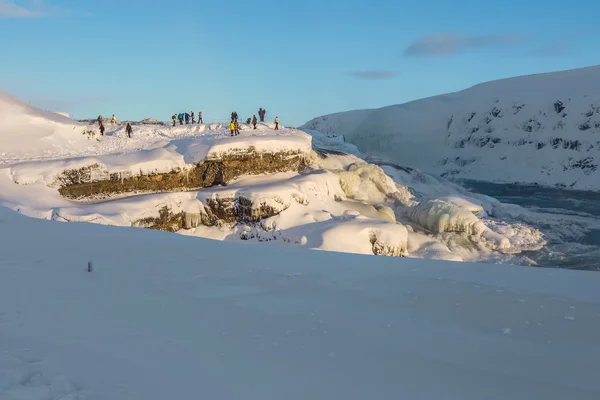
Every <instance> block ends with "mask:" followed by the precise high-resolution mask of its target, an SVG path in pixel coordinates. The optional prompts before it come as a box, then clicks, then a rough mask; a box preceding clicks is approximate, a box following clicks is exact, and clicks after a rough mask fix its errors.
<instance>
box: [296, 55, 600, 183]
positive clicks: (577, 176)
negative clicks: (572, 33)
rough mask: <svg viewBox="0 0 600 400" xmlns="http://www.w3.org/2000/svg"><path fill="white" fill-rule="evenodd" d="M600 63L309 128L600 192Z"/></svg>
mask: <svg viewBox="0 0 600 400" xmlns="http://www.w3.org/2000/svg"><path fill="white" fill-rule="evenodd" d="M598 87H600V66H596V67H590V68H581V69H576V70H571V71H563V72H557V73H550V74H539V75H531V76H523V77H516V78H511V79H504V80H499V81H494V82H488V83H484V84H480V85H477V86H474V87H472V88H469V89H466V90H463V91H461V92H457V93H451V94H445V95H441V96H435V97H431V98H427V99H422V100H416V101H412V102H409V103H406V104H401V105H394V106H389V107H384V108H380V109H374V110H359V111H349V112H343V113H338V114H332V115H326V116H323V117H318V118H315V119H313V120H312V121H309V122H308V123H306V124H305V125H304V126H303V128H305V129H309V130H318V131H320V132H323V133H339V134H344V135H345V138H346V140H347V141H348V142H350V143H353V144H354V145H356V146H358V148H359V149H360V151H361V152H362V153H363V154H368V155H371V156H379V157H382V158H384V159H387V160H389V161H392V162H395V163H399V164H402V165H410V166H413V167H418V168H420V169H422V170H423V171H426V172H429V173H433V174H436V175H443V176H446V177H448V178H460V179H476V180H482V181H494V182H505V183H513V182H519V183H530V184H533V183H535V184H540V185H546V186H552V187H554V186H556V187H567V188H574V189H581V190H600V169H599V168H598V167H599V163H600V96H599V94H598Z"/></svg>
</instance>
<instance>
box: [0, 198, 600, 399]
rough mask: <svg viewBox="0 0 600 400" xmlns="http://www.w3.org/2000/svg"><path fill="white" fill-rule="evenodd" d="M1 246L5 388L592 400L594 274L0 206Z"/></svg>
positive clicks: (7, 393)
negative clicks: (34, 214)
mask: <svg viewBox="0 0 600 400" xmlns="http://www.w3.org/2000/svg"><path fill="white" fill-rule="evenodd" d="M346 222H348V223H355V222H356V220H355V219H348V220H346ZM0 243H2V251H1V252H0V371H1V372H0V398H2V399H3V400H22V399H32V400H42V399H48V398H64V399H79V400H104V399H107V400H108V399H111V400H114V399H128V400H137V399H140V400H142V399H143V400H153V399H156V400H162V399H186V398H194V397H198V396H200V397H202V398H211V399H245V400H249V399H283V398H285V399H289V400H293V399H306V398H310V399H333V398H340V399H348V400H351V399H365V398H370V397H373V396H374V394H376V395H375V397H377V398H410V399H416V398H424V399H457V400H458V399H460V400H470V399H473V400H479V399H482V398H486V399H515V400H530V399H541V398H543V399H548V400H553V399H556V400H563V399H577V400H585V399H590V400H596V399H597V398H599V397H600V383H599V381H598V379H597V371H598V370H599V369H600V353H599V351H598V349H599V348H600V339H599V338H598V335H597V332H598V329H599V328H600V294H599V292H598V287H599V285H600V275H598V274H596V273H586V272H580V271H567V270H552V269H540V268H524V267H511V266H506V265H500V266H494V265H484V264H465V263H448V262H436V261H431V260H416V259H398V258H387V257H362V256H356V255H348V254H339V253H330V252H308V251H305V250H301V249H289V248H278V247H268V246H267V247H259V246H249V245H243V244H239V243H229V242H215V241H210V240H206V239H198V238H188V237H182V236H177V235H172V234H168V233H163V232H157V231H150V230H142V229H134V228H117V227H107V226H99V225H91V224H64V223H58V222H53V221H43V220H35V219H29V218H26V217H23V216H21V215H18V214H16V213H14V212H12V211H9V210H7V209H4V208H0ZM89 260H92V262H93V272H91V273H89V272H86V270H87V263H88V261H89ZM298 388H302V390H297V389H298Z"/></svg>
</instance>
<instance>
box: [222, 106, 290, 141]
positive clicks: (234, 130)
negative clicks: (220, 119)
mask: <svg viewBox="0 0 600 400" xmlns="http://www.w3.org/2000/svg"><path fill="white" fill-rule="evenodd" d="M266 114H267V110H265V109H264V108H262V107H261V108H259V109H258V116H259V118H260V122H265V115H266ZM246 123H247V124H248V125H249V124H252V126H253V127H254V129H256V125H257V124H258V119H257V118H256V115H253V116H252V119H250V118H248V119H247V120H246ZM229 129H230V130H231V136H237V135H239V134H240V131H239V129H240V125H239V123H238V114H237V112H235V111H234V112H232V113H231V122H230V123H229ZM275 130H279V117H275Z"/></svg>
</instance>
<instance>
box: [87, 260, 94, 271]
mask: <svg viewBox="0 0 600 400" xmlns="http://www.w3.org/2000/svg"><path fill="white" fill-rule="evenodd" d="M93 270H94V265H93V264H92V262H91V261H88V267H87V272H92V271H93Z"/></svg>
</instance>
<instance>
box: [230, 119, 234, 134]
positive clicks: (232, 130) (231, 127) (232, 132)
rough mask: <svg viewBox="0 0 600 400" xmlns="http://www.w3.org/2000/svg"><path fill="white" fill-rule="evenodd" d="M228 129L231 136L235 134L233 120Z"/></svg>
mask: <svg viewBox="0 0 600 400" xmlns="http://www.w3.org/2000/svg"><path fill="white" fill-rule="evenodd" d="M229 129H230V130H231V136H233V134H234V132H235V122H233V119H232V120H231V122H230V123H229Z"/></svg>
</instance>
